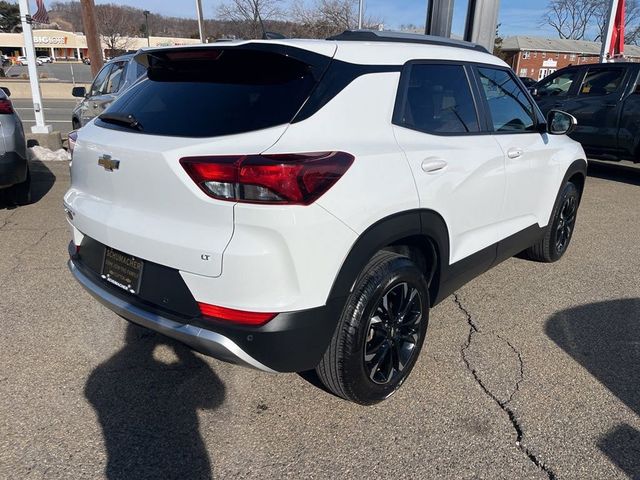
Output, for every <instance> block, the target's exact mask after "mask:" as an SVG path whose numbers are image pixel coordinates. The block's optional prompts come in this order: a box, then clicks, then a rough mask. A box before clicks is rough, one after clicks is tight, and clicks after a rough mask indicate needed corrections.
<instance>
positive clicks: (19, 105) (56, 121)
mask: <svg viewBox="0 0 640 480" xmlns="http://www.w3.org/2000/svg"><path fill="white" fill-rule="evenodd" d="M69 89H71V85H70V86H69ZM11 101H12V102H13V107H14V108H15V110H16V111H17V112H18V115H20V118H21V119H22V123H23V124H24V131H25V133H28V132H30V131H31V127H32V126H33V125H35V123H36V122H35V118H36V117H35V114H34V113H33V101H32V100H31V99H30V98H26V99H12V100H11ZM43 103H44V119H45V122H46V123H47V124H50V125H51V126H52V127H53V129H54V130H57V131H59V132H61V133H62V134H63V135H66V134H67V133H69V131H70V130H71V128H72V127H71V111H72V110H73V109H74V108H75V106H76V105H77V104H78V101H77V100H62V99H60V100H56V99H44V100H43Z"/></svg>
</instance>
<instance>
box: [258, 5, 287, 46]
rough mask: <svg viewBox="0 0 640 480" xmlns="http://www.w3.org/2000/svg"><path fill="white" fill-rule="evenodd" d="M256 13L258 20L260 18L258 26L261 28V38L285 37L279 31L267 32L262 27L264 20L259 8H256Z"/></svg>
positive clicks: (275, 38)
mask: <svg viewBox="0 0 640 480" xmlns="http://www.w3.org/2000/svg"><path fill="white" fill-rule="evenodd" d="M256 13H257V14H258V20H260V28H262V40H278V39H282V38H287V37H285V36H284V35H282V34H281V33H276V32H267V29H266V28H264V22H263V21H262V16H261V15H260V10H256Z"/></svg>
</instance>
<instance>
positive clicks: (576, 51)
mask: <svg viewBox="0 0 640 480" xmlns="http://www.w3.org/2000/svg"><path fill="white" fill-rule="evenodd" d="M600 48H601V44H600V43H598V42H587V41H584V40H562V39H548V38H540V37H529V36H524V35H517V36H515V37H508V38H505V39H504V41H503V43H502V57H503V58H504V59H505V61H506V62H507V63H508V64H509V65H511V68H513V71H514V72H516V73H517V74H518V76H519V77H530V78H533V79H534V80H541V79H543V78H544V77H546V76H547V75H549V74H551V73H553V72H555V71H556V70H559V69H561V68H563V67H568V66H569V65H582V64H585V63H598V62H599V61H600ZM625 59H626V60H627V61H631V62H640V47H638V46H635V45H627V46H625Z"/></svg>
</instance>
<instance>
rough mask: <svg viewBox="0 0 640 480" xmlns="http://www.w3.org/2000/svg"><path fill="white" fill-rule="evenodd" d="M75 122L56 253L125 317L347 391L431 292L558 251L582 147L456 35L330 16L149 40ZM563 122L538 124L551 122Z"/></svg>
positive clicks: (417, 335) (376, 369) (411, 322)
mask: <svg viewBox="0 0 640 480" xmlns="http://www.w3.org/2000/svg"><path fill="white" fill-rule="evenodd" d="M137 61H138V62H140V63H141V64H142V65H144V66H145V67H147V77H146V78H144V79H143V80H141V81H139V82H138V83H137V84H136V85H134V86H133V87H131V88H130V89H129V90H128V91H127V92H125V93H124V94H123V95H122V96H121V97H120V98H118V99H117V100H116V101H115V102H114V103H113V104H112V105H111V107H110V108H109V109H108V110H107V111H106V112H105V113H103V114H102V115H100V116H99V117H98V118H97V119H94V120H93V121H91V122H90V123H89V124H88V125H87V126H85V127H84V128H82V129H81V130H80V131H79V132H78V135H77V140H76V143H75V149H74V151H73V161H72V167H71V173H72V182H71V188H70V189H69V191H68V192H67V194H66V195H65V198H64V204H65V209H66V212H67V216H68V219H69V222H70V224H71V226H72V230H73V242H72V243H71V244H70V255H71V260H70V263H69V265H70V269H71V272H72V273H73V275H74V276H75V278H76V279H77V280H78V281H79V282H80V283H81V284H82V285H83V286H84V287H85V288H86V289H87V290H88V291H89V292H90V293H91V294H93V295H94V296H95V297H96V298H97V299H98V300H99V301H101V302H102V303H103V304H105V305H106V306H107V307H108V308H110V309H111V310H113V311H114V312H116V313H118V314H119V315H121V316H123V317H124V318H126V319H128V320H130V321H132V322H135V323H137V324H139V325H143V326H145V327H148V328H150V329H153V330H155V331H158V332H161V333H163V334H165V335H167V336H170V337H172V338H175V339H178V340H180V341H182V342H184V343H186V344H188V345H190V346H191V347H193V348H194V349H196V350H198V351H201V352H204V353H206V354H209V355H211V356H213V357H216V358H219V359H222V360H226V361H229V362H233V363H237V364H243V365H247V366H251V367H255V368H258V369H261V370H265V371H269V372H274V371H275V372H299V371H305V370H310V369H314V368H315V369H316V371H317V372H318V374H319V377H320V379H321V380H322V381H323V382H324V384H325V385H326V386H327V387H328V389H330V390H331V391H332V392H334V393H335V394H337V395H339V396H341V397H343V398H346V399H349V400H352V401H355V402H359V403H362V404H371V403H375V402H378V401H380V400H382V399H384V398H386V397H388V396H389V395H391V394H392V393H393V392H394V391H395V390H397V389H398V387H399V386H400V385H401V384H402V382H403V381H404V380H405V378H406V377H407V375H408V374H409V372H410V371H411V369H412V367H413V365H414V364H415V362H416V359H417V357H418V353H419V351H420V348H421V346H422V343H423V341H424V338H425V332H426V329H427V321H428V314H429V308H431V307H433V306H434V305H436V304H437V303H438V302H440V301H442V300H443V299H444V298H446V297H447V296H448V295H450V294H451V293H452V292H453V291H454V290H455V289H457V288H458V287H460V286H461V285H462V284H464V283H465V282H467V281H468V280H470V279H471V278H473V277H474V276H476V275H479V274H480V273H482V272H484V271H486V270H487V269H489V268H490V267H492V266H493V265H496V264H497V263H499V262H500V261H502V260H504V259H507V258H509V257H511V256H512V255H514V254H517V253H520V252H523V251H525V252H526V254H527V255H528V256H529V257H531V258H533V259H535V260H539V261H546V262H550V261H555V260H557V259H559V258H560V257H561V256H562V255H563V253H564V252H565V251H566V249H567V246H568V244H569V241H570V239H571V235H572V232H573V227H574V224H575V220H576V213H577V209H578V204H579V201H580V196H581V193H582V189H583V186H584V181H585V175H586V168H587V163H586V161H585V155H584V152H583V150H582V148H581V147H580V145H579V144H578V143H576V142H574V141H572V140H570V139H569V138H568V137H567V136H565V135H561V134H562V133H566V132H567V131H569V130H570V129H571V127H572V126H573V124H574V119H573V118H572V117H571V116H569V115H568V114H565V113H563V112H557V111H555V112H551V114H550V117H551V118H549V119H547V120H545V118H544V117H543V116H542V115H541V113H540V111H539V110H538V108H537V107H536V106H535V103H534V102H533V100H532V99H531V97H530V96H529V94H528V93H527V90H526V89H525V88H524V87H523V85H522V84H521V83H520V81H519V80H518V79H517V77H516V76H515V75H514V73H513V72H512V71H511V70H509V68H508V67H507V65H506V64H504V63H503V62H502V61H501V60H499V59H498V58H496V57H494V56H492V55H490V54H488V53H487V52H486V51H485V50H484V49H482V48H480V47H477V46H475V45H472V44H468V43H463V42H456V41H450V40H446V39H439V38H435V37H424V36H401V35H390V34H387V33H385V34H382V33H374V32H364V31H361V32H345V33H344V34H342V35H340V36H338V37H334V38H332V39H330V40H277V41H274V40H267V41H247V42H235V43H224V44H214V45H200V46H194V47H180V48H169V49H162V48H159V49H151V50H146V51H143V52H141V53H139V54H138V55H137ZM554 133H556V134H560V135H552V134H554Z"/></svg>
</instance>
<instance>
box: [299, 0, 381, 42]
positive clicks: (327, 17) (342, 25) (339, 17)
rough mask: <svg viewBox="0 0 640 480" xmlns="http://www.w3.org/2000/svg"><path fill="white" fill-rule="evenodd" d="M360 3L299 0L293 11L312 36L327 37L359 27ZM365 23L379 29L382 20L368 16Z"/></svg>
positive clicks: (351, 1) (353, 0) (352, 1)
mask: <svg viewBox="0 0 640 480" xmlns="http://www.w3.org/2000/svg"><path fill="white" fill-rule="evenodd" d="M358 3H359V2H358V0H316V1H315V2H314V3H313V4H312V5H311V6H308V5H307V3H306V2H305V1H304V0H297V1H296V2H294V4H293V8H292V13H293V17H294V18H295V20H296V21H297V22H299V23H301V24H302V25H304V26H305V27H306V29H307V30H308V31H309V34H310V36H313V37H319V38H326V37H328V36H331V35H335V34H337V33H341V32H343V31H345V30H353V29H356V28H358ZM364 23H365V24H364V25H363V28H369V29H377V28H378V26H379V25H381V23H382V22H381V21H377V20H376V19H373V18H370V17H367V18H366V19H365V22H364Z"/></svg>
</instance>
